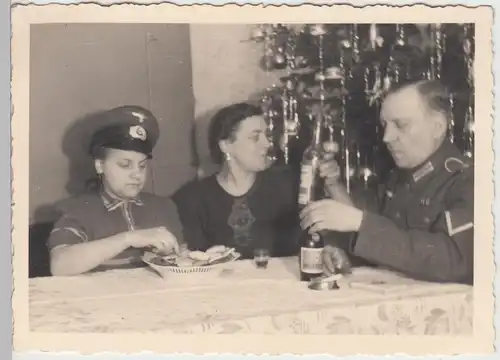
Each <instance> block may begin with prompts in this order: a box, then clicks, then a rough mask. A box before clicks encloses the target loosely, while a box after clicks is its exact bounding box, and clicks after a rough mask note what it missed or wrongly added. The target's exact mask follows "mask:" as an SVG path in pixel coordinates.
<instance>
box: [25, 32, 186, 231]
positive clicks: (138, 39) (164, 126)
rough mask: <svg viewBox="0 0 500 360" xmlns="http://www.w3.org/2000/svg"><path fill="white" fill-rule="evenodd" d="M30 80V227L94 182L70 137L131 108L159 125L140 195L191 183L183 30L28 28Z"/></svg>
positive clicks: (78, 145) (88, 163) (86, 161)
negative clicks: (86, 123) (99, 116)
mask: <svg viewBox="0 0 500 360" xmlns="http://www.w3.org/2000/svg"><path fill="white" fill-rule="evenodd" d="M30 76H31V95H30V96H31V98H30V223H33V222H34V221H44V220H47V219H48V220H51V217H52V213H51V211H50V210H51V209H50V205H51V204H53V203H54V202H55V201H57V200H59V199H62V198H65V197H67V196H68V195H70V194H72V193H74V192H77V191H78V190H80V189H82V187H83V184H84V181H85V180H87V179H88V178H89V177H91V176H92V175H94V169H93V164H92V161H91V159H90V158H89V157H88V156H87V155H86V154H84V152H83V148H82V144H81V140H82V139H80V138H81V136H76V137H75V136H74V134H72V135H73V136H70V135H69V134H71V133H72V131H73V130H74V129H73V130H72V128H74V126H75V124H77V123H78V120H79V119H81V118H82V117H84V116H86V115H87V114H89V113H92V112H95V111H99V110H105V109H108V108H112V107H115V106H119V105H125V104H128V105H133V104H134V105H140V106H144V107H146V108H149V109H151V111H152V112H153V113H154V114H155V115H156V117H157V118H158V121H159V123H160V129H161V135H160V139H159V141H158V143H157V146H156V148H155V150H154V159H153V161H152V166H151V170H152V171H151V174H150V177H149V182H148V184H147V186H146V190H148V191H152V192H154V193H157V194H161V195H168V194H170V193H171V192H173V191H174V190H175V189H176V188H178V187H179V186H180V185H181V184H183V183H184V182H186V181H187V180H188V179H190V178H192V177H193V176H194V175H195V173H196V169H195V167H194V166H193V151H192V145H191V142H190V141H189V139H190V136H191V132H192V127H193V119H194V100H193V90H192V71H191V54H190V41H189V25H187V24H175V25H164V24H88V25H87V24H48V25H45V24H44V25H36V26H32V28H31V69H30ZM73 132H74V131H73ZM79 137H80V138H79ZM153 184H154V186H153Z"/></svg>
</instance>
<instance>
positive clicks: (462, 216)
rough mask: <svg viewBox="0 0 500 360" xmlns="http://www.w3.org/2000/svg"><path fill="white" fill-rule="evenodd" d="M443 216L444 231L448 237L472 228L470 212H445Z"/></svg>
mask: <svg viewBox="0 0 500 360" xmlns="http://www.w3.org/2000/svg"><path fill="white" fill-rule="evenodd" d="M444 216H445V220H446V230H447V231H448V235H449V236H455V235H456V234H459V233H461V232H464V231H467V230H469V229H472V228H473V227H474V222H473V221H472V218H471V214H470V211H467V210H465V209H457V210H453V211H445V212H444Z"/></svg>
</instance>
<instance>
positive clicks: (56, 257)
mask: <svg viewBox="0 0 500 360" xmlns="http://www.w3.org/2000/svg"><path fill="white" fill-rule="evenodd" d="M100 120H102V121H100V122H99V124H100V127H99V128H98V129H95V131H94V132H93V136H92V139H91V145H90V149H89V152H90V155H91V156H92V157H93V158H94V162H95V169H96V172H97V174H98V177H99V181H98V186H97V187H96V188H95V189H92V190H90V191H89V192H87V193H84V194H82V195H79V196H75V197H72V198H69V199H65V200H63V201H61V202H59V203H58V204H57V209H58V210H59V213H60V218H59V220H58V221H57V222H56V224H55V226H54V229H53V231H52V233H51V235H50V238H49V240H48V248H49V251H50V267H51V272H52V275H55V276H67V275H76V274H81V273H85V272H87V271H90V270H94V269H97V268H110V267H111V268H116V267H123V266H126V267H130V266H137V265H139V264H141V261H140V256H141V254H142V251H143V249H144V248H151V249H153V250H157V251H160V252H162V253H169V252H172V251H176V250H178V240H180V239H181V237H182V225H181V224H180V221H179V219H178V215H177V210H176V208H175V204H174V203H173V202H172V201H171V200H170V199H168V198H163V197H160V196H156V195H153V194H149V193H145V192H142V189H143V187H144V183H145V181H146V173H147V166H148V160H149V159H150V158H151V157H152V151H153V148H154V146H155V144H156V141H157V139H158V135H159V130H158V123H157V121H156V119H155V118H154V116H153V114H151V112H149V111H148V110H146V109H143V108H141V107H137V106H123V107H119V108H115V109H113V110H110V111H108V112H106V113H104V114H103V115H102V119H100Z"/></svg>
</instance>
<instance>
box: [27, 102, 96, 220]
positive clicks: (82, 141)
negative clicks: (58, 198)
mask: <svg viewBox="0 0 500 360" xmlns="http://www.w3.org/2000/svg"><path fill="white" fill-rule="evenodd" d="M102 113H103V112H102V111H99V112H94V113H90V114H87V115H85V116H83V117H81V118H79V119H77V120H76V121H74V122H72V123H71V125H70V126H69V127H68V128H67V129H66V131H65V132H64V135H63V138H62V142H61V150H62V152H63V154H64V155H65V156H66V157H67V158H68V165H69V166H68V178H67V182H66V186H65V189H66V192H67V194H68V196H75V195H79V194H81V193H82V192H84V191H85V190H86V188H87V184H88V182H89V180H91V179H93V178H95V169H94V162H93V160H92V158H91V157H90V156H89V154H88V148H89V144H90V138H91V136H92V134H93V132H94V130H95V129H97V127H98V125H99V123H100V122H102V117H101V115H102ZM54 205H55V204H44V205H42V206H40V207H38V208H37V209H35V211H34V214H33V217H34V222H35V223H40V222H46V221H55V220H56V219H57V217H58V214H57V213H56V211H55V209H54Z"/></svg>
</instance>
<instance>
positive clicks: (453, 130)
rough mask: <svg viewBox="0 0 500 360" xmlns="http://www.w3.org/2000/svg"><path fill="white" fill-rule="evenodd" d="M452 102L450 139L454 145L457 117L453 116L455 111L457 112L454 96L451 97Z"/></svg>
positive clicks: (449, 120) (449, 124)
mask: <svg viewBox="0 0 500 360" xmlns="http://www.w3.org/2000/svg"><path fill="white" fill-rule="evenodd" d="M449 102H450V118H449V119H448V138H449V139H450V141H451V142H452V143H454V142H455V116H454V115H453V111H454V110H455V101H454V96H453V94H451V93H450V95H449Z"/></svg>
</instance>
